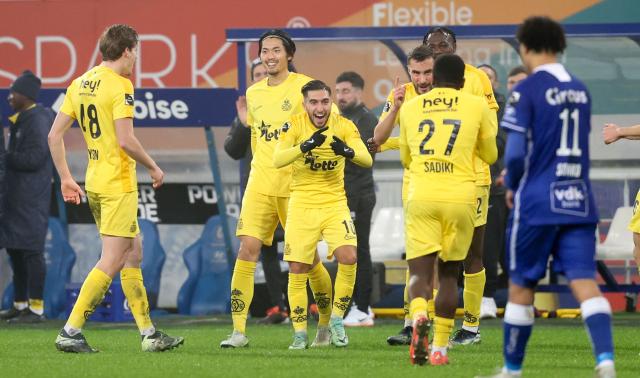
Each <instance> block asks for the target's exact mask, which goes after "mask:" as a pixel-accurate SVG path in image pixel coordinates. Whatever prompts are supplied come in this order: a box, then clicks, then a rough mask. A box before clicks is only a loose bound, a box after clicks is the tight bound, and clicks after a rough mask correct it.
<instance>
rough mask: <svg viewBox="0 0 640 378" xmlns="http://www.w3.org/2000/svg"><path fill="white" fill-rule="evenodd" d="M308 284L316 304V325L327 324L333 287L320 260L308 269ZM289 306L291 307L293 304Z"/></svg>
mask: <svg viewBox="0 0 640 378" xmlns="http://www.w3.org/2000/svg"><path fill="white" fill-rule="evenodd" d="M309 285H310V286H311V291H313V298H314V299H315V300H316V305H317V306H318V315H319V319H318V326H328V325H329V319H330V318H331V298H332V294H333V288H332V286H331V276H329V272H328V271H327V268H325V267H324V265H322V263H321V262H320V263H318V264H316V266H314V267H313V268H312V269H311V270H310V271H309ZM305 292H306V291H305ZM290 307H291V308H293V306H290ZM305 308H306V307H305Z"/></svg>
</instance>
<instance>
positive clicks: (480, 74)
mask: <svg viewBox="0 0 640 378" xmlns="http://www.w3.org/2000/svg"><path fill="white" fill-rule="evenodd" d="M464 78H465V80H468V79H473V80H481V81H484V80H489V76H487V73H486V72H484V71H483V70H481V69H479V68H478V67H476V66H474V65H471V64H467V63H465V64H464Z"/></svg>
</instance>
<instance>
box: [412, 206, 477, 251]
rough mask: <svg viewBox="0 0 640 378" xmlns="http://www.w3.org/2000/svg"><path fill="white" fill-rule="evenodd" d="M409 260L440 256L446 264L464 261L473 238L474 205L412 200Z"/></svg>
mask: <svg viewBox="0 0 640 378" xmlns="http://www.w3.org/2000/svg"><path fill="white" fill-rule="evenodd" d="M405 210H406V213H405V214H406V215H405V223H404V224H405V243H406V248H407V260H411V259H415V258H418V257H422V256H425V255H429V254H432V253H436V252H439V254H438V256H439V257H440V259H442V260H443V261H462V260H464V259H465V258H466V257H467V252H468V251H469V246H470V245H471V239H472V238H473V230H474V226H473V222H474V218H475V213H476V207H475V206H474V205H472V204H464V203H447V202H435V201H420V200H410V201H408V202H407V206H406V208H405Z"/></svg>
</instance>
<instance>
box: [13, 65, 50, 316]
mask: <svg viewBox="0 0 640 378" xmlns="http://www.w3.org/2000/svg"><path fill="white" fill-rule="evenodd" d="M40 85H41V82H40V79H39V78H38V77H36V76H35V75H34V74H33V73H32V72H31V71H24V72H23V73H22V75H21V76H19V77H18V78H17V79H16V80H15V81H14V82H13V84H12V85H11V88H10V93H9V97H8V101H9V105H11V107H12V108H13V110H15V111H16V114H14V115H13V116H11V117H9V120H10V122H11V126H10V136H9V147H8V149H7V153H6V178H5V179H6V180H5V181H6V188H7V192H6V198H5V199H6V202H5V206H6V207H5V217H4V220H3V222H2V236H3V241H2V242H1V243H0V244H2V245H3V246H5V247H6V248H7V253H8V254H9V257H10V260H11V266H12V268H13V288H14V304H13V307H12V308H10V309H9V310H6V311H3V312H2V313H0V317H2V318H3V319H8V321H9V322H10V323H35V322H40V321H42V320H43V319H44V317H43V315H42V314H43V311H44V303H43V292H44V279H45V274H46V266H45V261H44V243H45V238H46V235H47V224H48V217H49V205H50V200H51V179H52V176H53V169H52V162H51V155H50V154H49V147H48V144H47V134H48V133H49V129H50V127H51V124H52V122H53V118H54V116H55V115H54V113H53V111H51V109H48V108H44V107H43V106H41V105H37V104H36V103H35V101H36V99H37V97H38V92H39V91H40Z"/></svg>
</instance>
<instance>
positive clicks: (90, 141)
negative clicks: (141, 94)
mask: <svg viewBox="0 0 640 378" xmlns="http://www.w3.org/2000/svg"><path fill="white" fill-rule="evenodd" d="M60 111H61V112H63V113H65V114H67V115H68V116H70V117H71V118H74V119H76V120H77V121H78V124H79V125H80V128H81V129H82V135H84V140H85V141H86V142H87V152H88V154H89V165H88V166H87V174H86V178H85V188H86V190H87V191H90V192H94V193H102V194H118V193H128V192H132V191H134V190H137V179H136V162H135V160H133V159H132V158H131V157H129V155H127V154H126V153H125V152H124V150H122V148H120V144H119V143H118V138H117V136H116V129H115V123H114V121H115V120H117V119H122V118H133V84H132V83H131V80H129V79H127V78H125V77H123V76H120V75H118V74H117V73H116V72H114V71H113V70H112V69H111V68H108V67H104V66H96V67H94V68H92V69H90V70H89V71H87V72H85V73H84V74H83V75H82V76H80V77H78V78H77V79H75V80H74V81H73V82H72V83H71V85H69V87H68V88H67V93H66V95H65V97H64V102H63V104H62V107H61V108H60Z"/></svg>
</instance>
